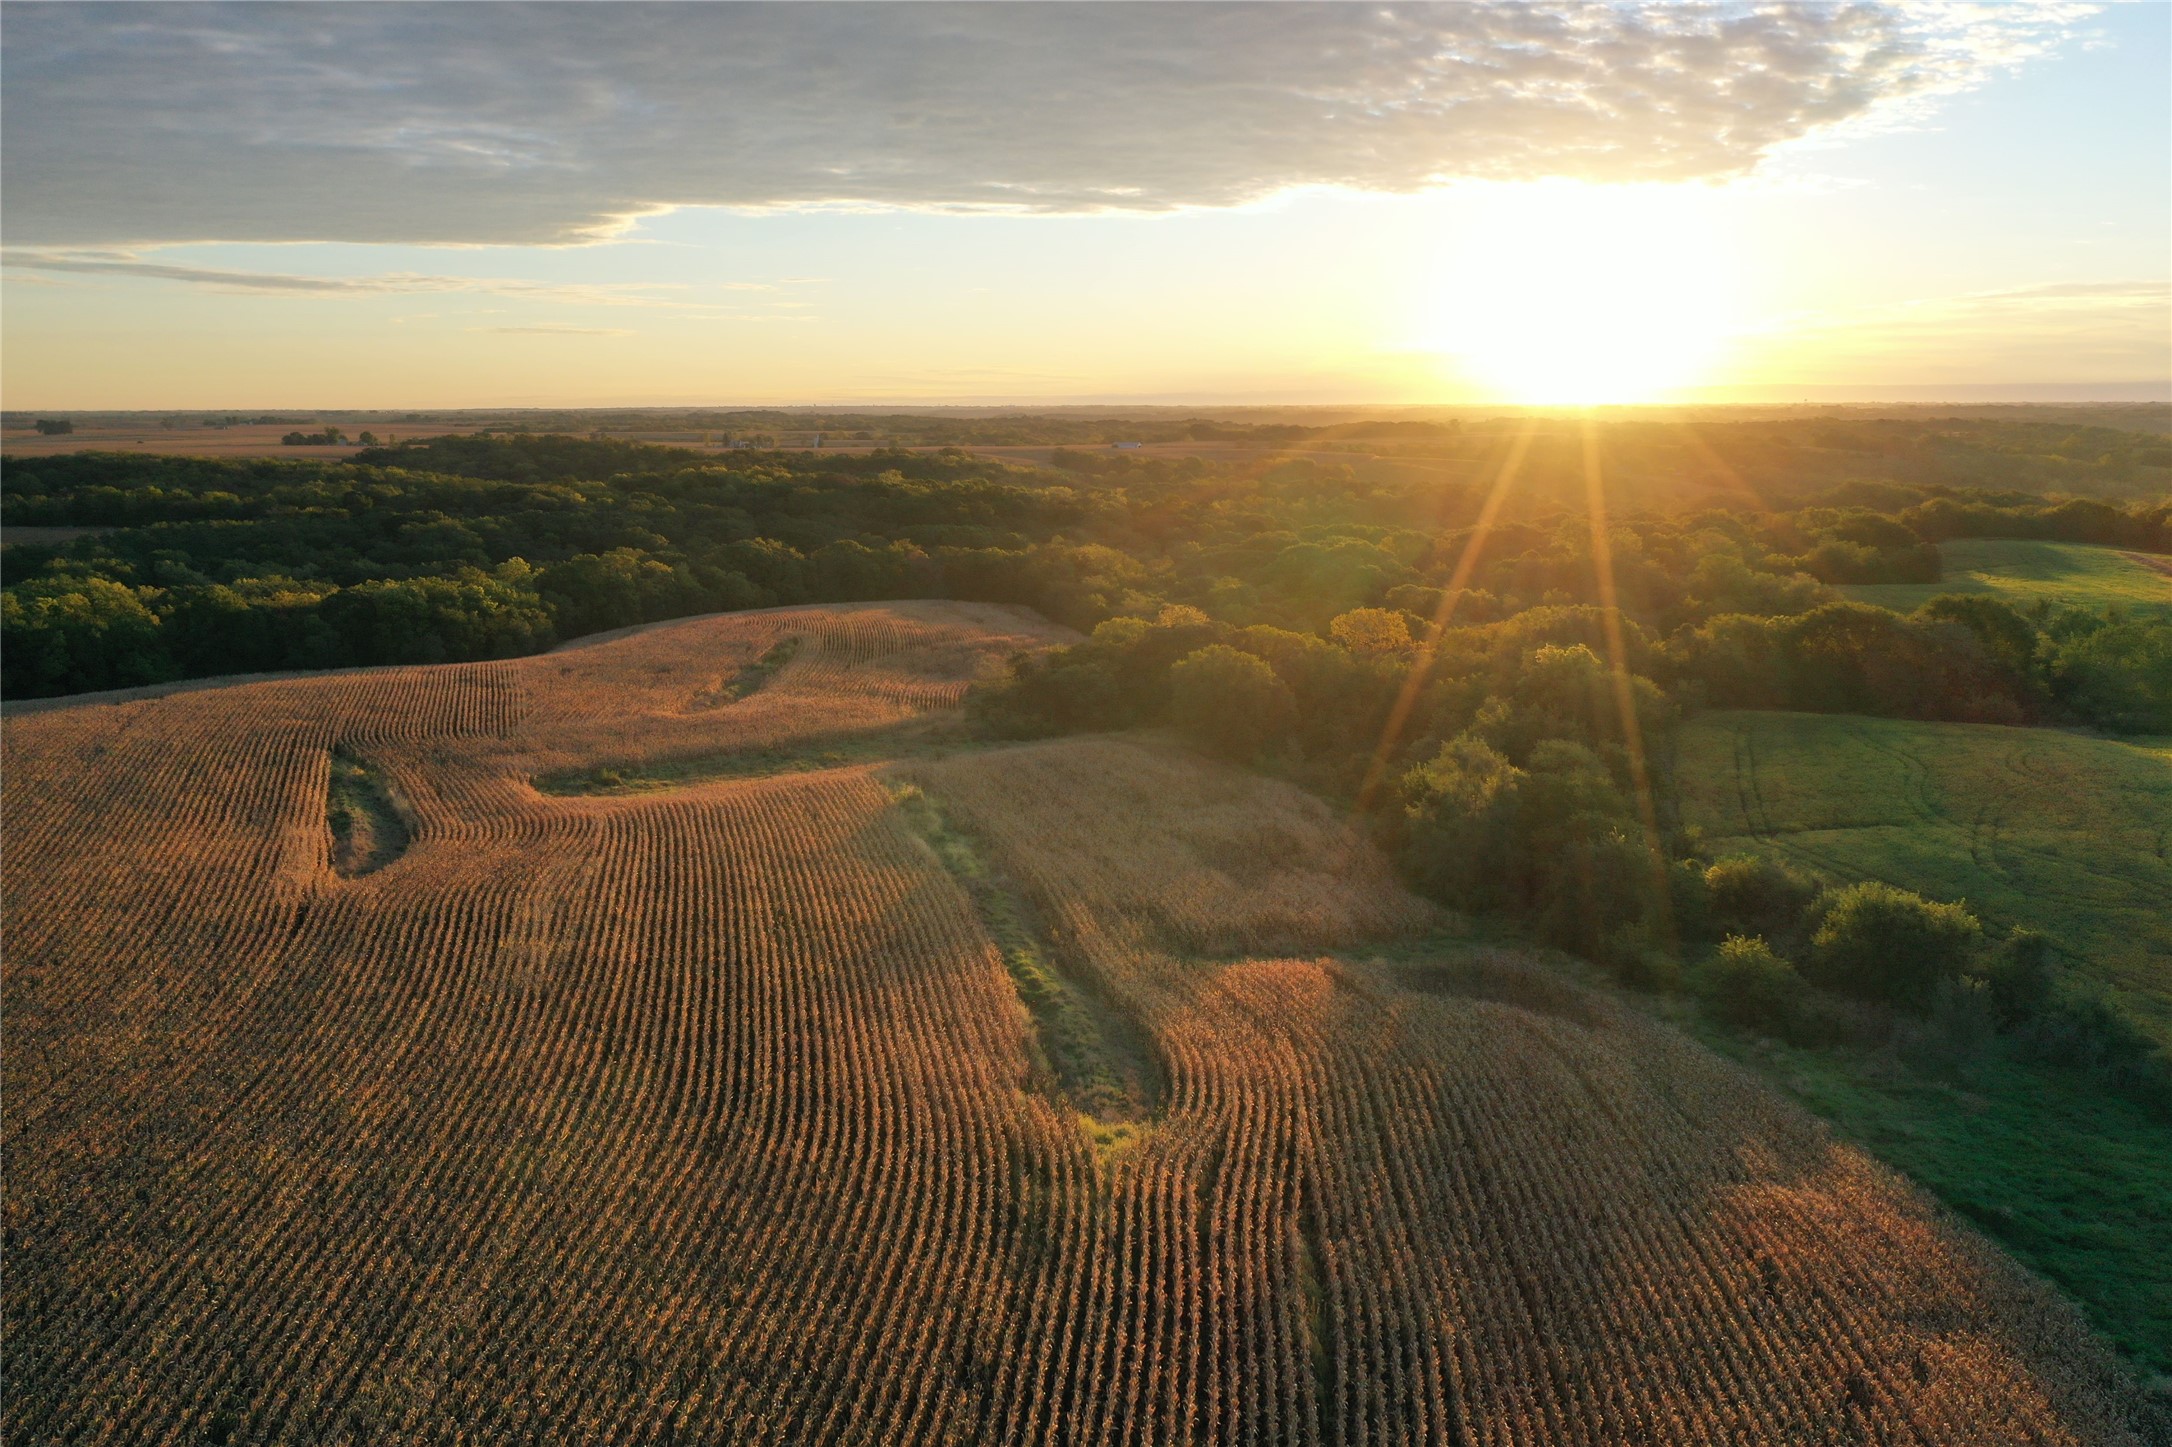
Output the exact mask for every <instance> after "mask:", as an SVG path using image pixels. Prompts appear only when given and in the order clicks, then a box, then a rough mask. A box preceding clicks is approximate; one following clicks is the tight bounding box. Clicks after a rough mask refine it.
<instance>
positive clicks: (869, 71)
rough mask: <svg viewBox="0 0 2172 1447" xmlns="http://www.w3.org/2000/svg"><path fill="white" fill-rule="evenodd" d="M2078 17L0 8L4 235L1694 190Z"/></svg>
mask: <svg viewBox="0 0 2172 1447" xmlns="http://www.w3.org/2000/svg"><path fill="white" fill-rule="evenodd" d="M2090 10H2091V7H2088V6H2082V5H2075V4H2069V3H2063V0H2041V3H2024V0H2013V3H2002V4H1952V5H1932V4H1918V3H1901V0H1855V3H1848V4H1799V5H1798V4H1783V5H1762V4H1747V3H1728V0H1722V3H1708V4H1681V5H1650V6H1637V5H1630V4H1585V3H1573V0H1532V3H1519V4H1492V5H1475V4H1473V5H1410V6H1403V5H1373V4H1364V5H1360V4H1275V5H1228V4H1183V5H1125V6H1113V5H1099V4H1041V5H949V4H923V5H869V6H861V5H699V6H695V5H684V6H682V5H634V4H611V5H597V4H561V5H544V6H514V5H472V4H430V3H423V4H409V5H371V4H341V3H328V4H318V5H306V6H303V5H293V6H289V5H210V4H197V5H188V6H171V5H132V4H108V5H95V6H81V5H56V4H38V3H12V4H10V5H9V6H8V33H7V46H6V48H5V52H4V54H0V71H4V75H0V81H4V84H0V111H4V114H0V127H4V133H5V146H6V168H7V208H6V216H5V227H6V232H7V235H8V238H9V239H10V240H11V241H14V242H18V243H27V244H34V245H44V246H79V245H97V244H137V245H144V244H153V243H159V242H175V241H189V240H235V241H239V240H266V241H293V240H345V241H380V242H382V241H392V242H403V241H404V242H441V243H478V244H480V243H498V242H512V243H561V242H569V241H577V240H580V239H583V238H592V237H594V236H597V235H600V234H605V233H608V232H610V231H612V230H613V229H614V228H615V227H618V226H620V225H621V224H622V223H623V222H624V220H625V219H626V218H628V217H631V216H637V215H640V214H643V213H647V212H653V211H656V210H659V209H666V208H669V207H672V206H680V205H723V206H736V207H747V208H770V207H794V206H814V205H826V204H844V205H856V206H867V205H874V206H917V207H934V208H964V209H974V208H989V209H998V210H1014V211H1091V210H1103V209H1116V210H1135V211H1159V210H1168V209H1170V208H1175V207H1186V206H1223V205H1233V204H1240V203H1244V202H1247V201H1251V200H1255V199H1258V198H1260V197H1263V196H1267V195H1271V194H1274V193H1277V192H1279V191H1283V190H1286V189H1289V188H1292V187H1299V186H1349V187H1358V188H1365V189H1372V190H1381V191H1408V190H1412V189H1415V188H1419V187H1424V186H1428V185H1431V184H1434V183H1436V182H1440V181H1443V180H1449V179H1454V178H1458V177H1473V176H1479V177H1497V178H1528V177H1537V176H1579V177H1586V178H1595V179H1609V180H1671V179H1684V178H1694V177H1713V176H1725V175H1734V174H1739V173H1741V172H1743V171H1745V170H1746V169H1748V168H1751V167H1754V166H1755V165H1757V164H1758V163H1759V162H1760V161H1761V160H1762V159H1763V158H1764V157H1766V156H1768V155H1770V154H1772V153H1773V152H1774V151H1775V150H1776V149H1779V148H1782V147H1785V146H1788V145H1790V144H1791V143H1795V142H1799V141H1802V140H1804V139H1806V138H1813V137H1817V136H1820V135H1828V134H1832V133H1835V132H1837V131H1843V130H1849V129H1861V128H1863V127H1865V126H1875V125H1879V124H1883V123H1886V122H1888V121H1890V120H1892V119H1893V118H1894V117H1897V116H1905V115H1907V114H1908V113H1909V111H1910V108H1911V107H1917V106H1920V105H1922V104H1923V103H1924V102H1926V101H1927V100H1929V99H1933V98H1936V97H1938V96H1941V95H1945V94H1949V93H1951V92H1953V91H1956V90H1959V89H1964V88H1966V87H1968V86H1971V85H1974V84H1976V83H1978V82H1979V81H1980V80H1982V79H1983V78H1984V77H1985V76H1987V75H1989V74H1992V73H1995V72H1997V71H1998V70H2000V69H2002V68H2005V67H2010V66H2013V65H2016V64H2019V63H2022V62H2024V61H2026V60H2028V59H2029V58H2031V57H2032V56H2035V55H2038V54H2040V53H2042V52H2043V51H2044V50H2046V49H2047V48H2049V47H2051V46H2053V45H2056V44H2058V43H2060V42H2061V41H2062V40H2063V39H2065V38H2067V37H2068V36H2069V35H2070V34H2071V33H2072V32H2073V31H2074V30H2075V28H2076V27H2077V25H2078V24H2079V23H2080V22H2081V21H2082V20H2083V18H2084V17H2085V16H2086V15H2087V14H2088V13H2090ZM235 284H237V285H244V286H248V285H255V286H261V287H266V288H276V287H277V286H279V285H280V284H281V283H279V282H276V281H262V282H241V283H235ZM293 289H301V288H293ZM314 289H317V290H323V289H324V288H323V287H321V286H319V287H316V288H314Z"/></svg>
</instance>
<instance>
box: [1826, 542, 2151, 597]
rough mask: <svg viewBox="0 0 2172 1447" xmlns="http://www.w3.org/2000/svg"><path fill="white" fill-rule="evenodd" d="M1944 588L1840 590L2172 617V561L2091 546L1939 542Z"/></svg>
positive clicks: (1877, 586) (1925, 585)
mask: <svg viewBox="0 0 2172 1447" xmlns="http://www.w3.org/2000/svg"><path fill="white" fill-rule="evenodd" d="M1938 551H1939V555H1940V556H1941V557H1942V558H1943V559H1944V560H1945V577H1944V579H1943V580H1941V581H1939V582H1936V583H1874V584H1862V585H1858V586H1855V587H1848V588H1842V589H1840V590H1839V591H1840V592H1841V593H1842V594H1843V595H1845V596H1847V597H1849V598H1853V599H1855V600H1856V601H1857V602H1861V603H1875V604H1877V605H1878V606H1879V607H1881V608H1891V609H1892V610H1893V611H1894V612H1896V613H1908V612H1912V611H1913V610H1915V609H1916V608H1918V607H1921V606H1922V605H1923V604H1924V603H1926V602H1928V601H1930V600H1931V599H1932V598H1935V597H1937V596H1938V595H1939V594H1941V593H1987V594H1990V595H1991V596H1993V597H1996V598H2001V599H2003V600H2005V601H2006V602H2008V603H2012V604H2014V605H2015V606H2016V607H2024V608H2026V607H2033V606H2034V605H2036V604H2038V603H2049V604H2052V605H2053V606H2055V607H2056V606H2071V607H2077V608H2090V609H2102V608H2104V607H2105V606H2106V605H2107V604H2113V603H2116V604H2119V605H2120V606H2121V607H2125V608H2131V609H2135V610H2137V611H2148V612H2153V613H2165V614H2172V558H2167V557H2158V556H2155V555H2153V554H2149V553H2130V552H2127V551H2124V550H2123V549H2120V548H2100V547H2092V546H2089V545H2088V544H2086V543H2049V542H2034V541H2025V540H2014V539H1983V538H1966V539H1961V540H1959V541H1955V542H1950V543H1942V544H1940V545H1939V549H1938Z"/></svg>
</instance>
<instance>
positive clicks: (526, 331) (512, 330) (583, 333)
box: [468, 324, 634, 337]
mask: <svg viewBox="0 0 2172 1447" xmlns="http://www.w3.org/2000/svg"><path fill="white" fill-rule="evenodd" d="M468 330H469V331H471V332H493V333H496V334H497V335H499V336H520V337H630V336H633V335H634V333H633V332H632V331H631V330H630V329H628V328H626V327H560V326H550V325H547V324H546V325H540V326H532V327H469V328H468Z"/></svg>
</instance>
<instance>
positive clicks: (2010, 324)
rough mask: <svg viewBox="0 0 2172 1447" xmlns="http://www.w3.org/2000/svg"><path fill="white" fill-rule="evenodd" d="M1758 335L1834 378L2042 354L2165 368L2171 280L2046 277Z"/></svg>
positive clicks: (1775, 326) (2031, 366)
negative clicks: (1813, 361)
mask: <svg viewBox="0 0 2172 1447" xmlns="http://www.w3.org/2000/svg"><path fill="white" fill-rule="evenodd" d="M1762 331H1763V333H1764V336H1765V338H1766V339H1767V340H1768V341H1776V342H1778V343H1779V344H1780V345H1781V346H1782V347H1783V348H1785V350H1786V351H1787V352H1789V353H1791V354H1795V355H1798V356H1801V357H1806V358H1816V359H1819V360H1820V362H1821V363H1822V365H1823V366H1824V367H1825V368H1826V369H1827V370H1828V371H1830V372H1831V374H1832V375H1833V376H1834V377H1835V378H1836V379H1841V380H1855V379H1859V378H1861V377H1863V376H1867V375H1874V374H1877V373H1878V372H1880V371H1881V370H1882V371H1886V372H1891V371H1893V370H1894V369H1895V367H1896V366H1900V367H1902V368H1903V369H1904V370H1905V371H1907V372H1911V373H1920V374H1921V375H1922V376H1923V378H1924V379H1925V380H1930V381H1937V380H1942V379H1944V378H1947V377H1979V376H1980V377H1982V378H1984V379H1985V380H2004V379H2008V378H2012V377H2016V376H2030V375H2039V374H2041V372H2042V370H2043V368H2044V367H2045V366H2046V365H2047V361H2048V359H2054V358H2055V359H2057V365H2059V366H2061V367H2064V368H2067V369H2070V370H2079V371H2081V372H2083V373H2094V374H2096V375H2099V376H2104V377H2122V378H2131V377H2163V376H2166V375H2168V374H2172V282H2166V281H2133V280H2130V281H2116V280H2114V281H2089V282H2047V283H2042V284H2039V285H2034V286H2025V287H2009V288H2002V289H1999V290H1993V291H1979V292H1966V293H1961V294H1957V295H1953V296H1941V297H1923V298H1919V299H1916V300H1913V301H1908V302H1902V303H1898V304H1892V305H1883V306H1875V307H1863V308H1857V309H1851V310H1845V311H1834V312H1820V313H1810V314H1804V315H1798V316H1793V317H1786V318H1779V319H1775V320H1774V321H1772V322H1771V323H1769V324H1768V325H1767V326H1766V327H1764V328H1763V329H1762Z"/></svg>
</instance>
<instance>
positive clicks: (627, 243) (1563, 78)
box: [0, 0, 2172, 410]
mask: <svg viewBox="0 0 2172 1447" xmlns="http://www.w3.org/2000/svg"><path fill="white" fill-rule="evenodd" d="M0 261H4V266H0V401H4V403H5V405H6V406H7V407H8V408H10V409H11V410H41V409H44V410H52V409H63V408H75V409H90V408H113V409H127V408H148V409H166V408H171V409H177V410H178V409H196V408H221V409H226V408H235V409H240V408H280V407H316V408H330V407H353V408H380V407H382V408H408V407H484V406H628V405H699V406H709V405H741V404H745V405H762V404H841V403H842V404H852V403H908V402H931V403H932V402H960V403H964V402H991V403H992V402H1002V403H1032V402H1049V403H1056V402H1154V403H1167V402H1198V403H1214V404H1221V405H1233V404H1242V403H1305V402H1317V403H1337V404H1349V403H1377V404H1396V405H1419V404H1460V403H1501V402H1533V403H1596V402H1645V401H1796V400H1816V401H1826V400H1878V399H1893V400H2018V399H2022V398H2045V399H2053V400H2060V399H2072V400H2079V399H2085V398H2091V399H2093V398H2156V399H2166V398H2172V5H2167V4H2163V3H2144V4H2133V5H2109V6H2095V5H2081V4H2070V3H2064V0H2054V3H2044V4H2031V3H2020V0H2015V3H2000V4H1986V5H1970V4H1959V5H1951V6H1945V5H1932V4H1923V3H1909V4H1879V3H1875V0H1870V3H1855V4H1849V5H1834V6H1818V5H1790V6H1784V7H1776V6H1751V5H1729V4H1709V5H1708V4H1674V5H1664V6H1636V5H1627V4H1574V5H1572V4H1548V3H1529V4H1516V5H1505V4H1504V5H1455V6H1425V5H1416V6H1402V5H1388V6H1383V5H1370V4H1363V5H1361V4H1326V5H1281V4H1276V5H1241V4H1240V5H1221V4H1197V5H1193V4H1119V3H1107V4H1099V3H1097V4H1081V5H1072V4H1046V5H967V6H954V5H943V4H929V5H919V4H912V5H895V4H892V5H883V4H877V5H828V4H791V5H724V4H717V5H679V6H669V5H647V4H614V5H583V4H560V5H546V6H526V5H519V4H459V5H441V4H428V3H422V4H403V5H347V4H338V3H331V4H319V5H299V6H296V5H279V4H252V5H236V6H223V5H210V4H192V5H154V6H136V5H125V4H101V5H44V4H29V3H16V0H10V3H8V4H7V5H6V6H5V7H4V9H0Z"/></svg>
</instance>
